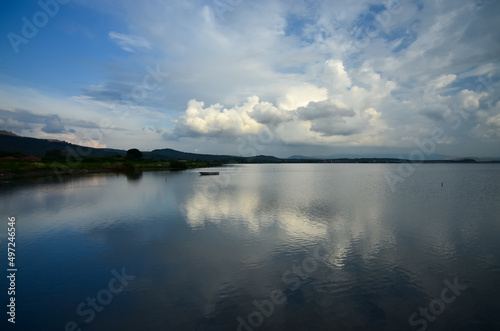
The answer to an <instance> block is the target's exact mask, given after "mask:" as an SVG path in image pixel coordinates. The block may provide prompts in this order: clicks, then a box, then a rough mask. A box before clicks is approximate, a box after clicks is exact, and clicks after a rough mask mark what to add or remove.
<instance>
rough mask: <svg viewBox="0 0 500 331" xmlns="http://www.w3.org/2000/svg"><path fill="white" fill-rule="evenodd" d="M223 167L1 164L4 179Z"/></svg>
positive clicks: (90, 161) (116, 161) (89, 161)
mask: <svg viewBox="0 0 500 331" xmlns="http://www.w3.org/2000/svg"><path fill="white" fill-rule="evenodd" d="M219 165H221V164H220V163H218V162H203V161H175V160H174V161H158V160H151V159H135V160H134V159H127V158H117V157H112V158H81V159H79V160H66V159H63V158H60V159H49V158H45V159H39V160H25V159H23V158H11V159H2V160H0V179H10V178H17V177H40V176H61V175H68V174H84V173H98V172H115V173H133V172H139V171H144V170H185V169H193V168H204V167H213V166H219Z"/></svg>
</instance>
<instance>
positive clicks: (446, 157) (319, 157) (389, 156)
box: [288, 154, 454, 160]
mask: <svg viewBox="0 0 500 331" xmlns="http://www.w3.org/2000/svg"><path fill="white" fill-rule="evenodd" d="M370 158H377V159H405V158H408V155H404V154H403V155H402V154H333V155H314V156H302V155H293V156H290V157H289V158H288V159H290V160H332V159H370ZM425 159H426V160H450V159H454V157H451V156H449V155H443V154H431V155H429V156H426V158H425Z"/></svg>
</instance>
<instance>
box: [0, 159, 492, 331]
mask: <svg viewBox="0 0 500 331" xmlns="http://www.w3.org/2000/svg"><path fill="white" fill-rule="evenodd" d="M218 170H220V171H221V175H220V176H202V177H200V176H199V174H198V172H197V171H195V170H190V171H186V172H177V173H174V172H147V173H143V174H142V175H141V176H135V177H126V176H123V175H113V174H100V175H89V176H85V177H71V178H66V179H64V180H63V181H62V182H59V181H57V180H49V179H45V180H37V181H25V182H11V183H3V184H0V210H1V216H2V218H3V219H4V221H3V222H2V224H3V227H4V229H3V230H2V231H1V232H0V241H1V242H0V245H1V246H2V247H4V251H6V250H7V249H6V247H7V236H6V232H7V231H6V228H7V217H8V216H15V217H16V219H17V222H16V224H17V229H16V233H17V237H16V241H17V246H16V254H17V256H16V257H17V260H16V262H17V267H18V273H17V279H16V302H17V310H16V325H15V328H14V329H16V330H51V331H52V330H65V329H67V330H73V329H74V330H77V328H80V329H81V330H243V331H251V330H419V329H420V330H424V329H427V330H500V317H499V314H498V312H499V308H498V307H499V302H500V284H499V282H500V165H470V164H460V165H448V164H436V165H421V166H420V167H419V168H418V169H417V171H416V172H415V174H413V175H412V176H411V177H409V178H407V179H406V180H405V181H404V182H402V183H398V184H397V185H396V186H395V190H392V189H391V187H390V186H389V185H388V184H387V182H386V178H385V177H386V174H387V173H388V172H393V173H397V165H388V164H380V165H377V164H374V165H363V164H349V165H342V164H314V165H244V166H231V167H225V168H220V169H218ZM441 183H443V186H441ZM4 260H5V265H6V262H7V260H6V256H5V255H4ZM5 269H6V267H5ZM4 272H6V271H5V270H4ZM0 285H1V286H2V288H3V289H6V288H7V287H8V284H7V282H6V280H5V278H4V280H3V281H2V282H1V283H0ZM2 293H4V294H2V297H3V299H2V300H3V302H4V304H6V303H7V300H8V297H7V295H6V293H5V291H4V290H2ZM4 307H5V306H4ZM4 309H5V311H6V308H4ZM3 315H4V318H3V320H2V322H1V323H2V330H4V329H5V328H4V327H3V326H7V323H6V319H7V318H6V317H5V312H3ZM9 326H10V325H9Z"/></svg>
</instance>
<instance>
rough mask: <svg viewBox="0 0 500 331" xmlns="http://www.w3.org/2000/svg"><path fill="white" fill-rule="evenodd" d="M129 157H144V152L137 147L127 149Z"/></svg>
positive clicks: (135, 158)
mask: <svg viewBox="0 0 500 331" xmlns="http://www.w3.org/2000/svg"><path fill="white" fill-rule="evenodd" d="M126 157H127V159H132V160H139V159H142V152H141V151H140V150H138V149H137V148H132V149H129V150H128V151H127V156H126Z"/></svg>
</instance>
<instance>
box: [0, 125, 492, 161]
mask: <svg viewBox="0 0 500 331" xmlns="http://www.w3.org/2000/svg"><path fill="white" fill-rule="evenodd" d="M54 150H60V151H61V153H62V155H67V154H71V153H73V154H74V153H77V154H79V155H80V156H82V157H113V156H116V155H120V156H124V155H126V153H127V151H126V150H122V149H113V148H91V147H84V146H79V145H75V144H71V143H68V142H65V141H60V140H54V139H50V140H49V139H38V138H29V137H21V136H18V135H16V134H14V133H12V132H9V131H4V130H0V157H2V156H16V155H17V156H23V155H24V156H27V155H33V156H37V157H43V156H45V153H47V152H48V151H54ZM143 154H144V157H145V158H151V159H157V160H166V161H169V160H186V161H195V160H196V161H217V162H221V163H298V162H302V163H319V162H333V163H397V162H405V155H400V154H334V155H330V156H324V155H323V156H302V155H293V156H290V157H289V158H287V159H281V158H277V157H274V156H268V155H258V156H253V157H242V156H233V155H214V154H196V153H185V152H181V151H177V150H174V149H170V148H165V149H155V150H153V151H151V152H143ZM476 161H477V162H491V161H495V162H500V158H488V159H486V158H482V159H480V158H454V157H450V156H447V155H441V154H433V155H431V156H429V157H428V158H426V162H476Z"/></svg>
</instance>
